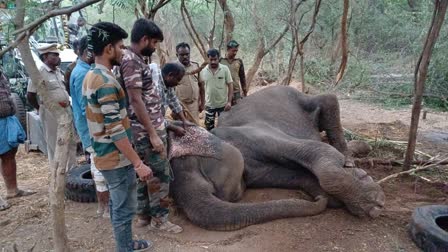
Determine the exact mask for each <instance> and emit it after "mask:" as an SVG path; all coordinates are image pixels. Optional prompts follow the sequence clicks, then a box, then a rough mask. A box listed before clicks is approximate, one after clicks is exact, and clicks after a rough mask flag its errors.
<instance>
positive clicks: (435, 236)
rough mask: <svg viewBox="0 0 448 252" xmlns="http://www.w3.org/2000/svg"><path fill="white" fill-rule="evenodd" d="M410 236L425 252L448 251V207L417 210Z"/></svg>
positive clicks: (427, 207) (439, 206) (431, 206)
mask: <svg viewBox="0 0 448 252" xmlns="http://www.w3.org/2000/svg"><path fill="white" fill-rule="evenodd" d="M410 234H411V238H412V240H414V242H415V243H416V244H417V246H419V247H420V248H421V249H423V251H431V252H432V251H448V205H430V206H423V207H419V208H416V209H415V210H414V213H413V214H412V221H411V224H410Z"/></svg>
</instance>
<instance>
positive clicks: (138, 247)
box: [129, 240, 152, 251]
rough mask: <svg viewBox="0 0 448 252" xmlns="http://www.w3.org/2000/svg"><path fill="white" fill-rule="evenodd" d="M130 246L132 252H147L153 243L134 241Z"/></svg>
mask: <svg viewBox="0 0 448 252" xmlns="http://www.w3.org/2000/svg"><path fill="white" fill-rule="evenodd" d="M129 246H130V247H131V249H132V251H147V250H149V249H151V248H152V242H150V241H148V240H134V241H132V242H131V244H129Z"/></svg>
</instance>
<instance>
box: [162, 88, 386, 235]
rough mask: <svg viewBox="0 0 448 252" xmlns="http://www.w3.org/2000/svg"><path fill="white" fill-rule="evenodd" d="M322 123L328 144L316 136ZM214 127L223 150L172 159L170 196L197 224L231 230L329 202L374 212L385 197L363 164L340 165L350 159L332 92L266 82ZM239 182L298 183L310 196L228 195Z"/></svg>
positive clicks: (238, 189)
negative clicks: (264, 198)
mask: <svg viewBox="0 0 448 252" xmlns="http://www.w3.org/2000/svg"><path fill="white" fill-rule="evenodd" d="M321 131H325V132H326V134H327V136H328V139H329V142H330V144H331V145H329V144H326V143H323V142H321V139H320V133H319V132H321ZM212 133H213V134H215V136H217V137H219V139H218V138H216V139H215V141H216V143H217V144H216V146H218V147H216V148H217V150H218V151H217V153H220V154H222V156H216V157H200V156H198V155H187V156H183V157H180V158H173V159H172V162H171V164H172V167H173V171H174V174H175V180H174V181H173V183H172V187H171V190H172V194H173V197H174V200H175V202H176V203H177V205H178V206H179V207H180V208H183V210H184V212H185V213H186V215H187V217H188V218H189V219H190V220H191V221H192V222H193V223H195V224H196V225H198V226H201V227H204V228H207V229H213V230H234V229H239V228H242V227H245V226H248V225H252V224H257V223H262V222H266V221H269V220H274V219H279V218H287V217H296V216H307V215H315V214H318V213H320V212H322V211H323V210H324V209H325V208H326V207H327V203H328V206H330V207H337V206H341V205H342V204H344V205H345V207H346V208H347V209H348V210H349V211H350V212H351V213H353V214H354V215H357V216H371V217H376V216H378V215H379V213H380V211H381V209H382V207H383V205H384V200H385V198H384V193H383V191H382V189H381V188H380V186H379V185H378V184H376V183H375V182H373V180H372V178H371V177H370V176H368V175H367V174H366V172H365V171H363V170H361V169H356V168H344V164H345V163H347V164H350V165H351V164H352V163H351V162H346V161H349V160H348V159H347V158H346V156H347V155H348V153H349V151H348V150H347V145H346V142H345V140H344V138H343V132H342V126H341V124H340V118H339V105H338V102H337V99H336V97H335V96H333V95H322V96H314V97H312V96H306V95H303V94H301V93H299V92H298V91H297V90H295V89H293V88H290V87H280V86H278V87H272V88H266V89H264V90H262V91H259V92H257V93H255V94H253V95H250V96H249V97H247V98H245V99H243V101H242V102H241V103H239V104H238V105H237V106H235V107H232V109H231V110H230V111H229V112H226V113H223V114H222V115H221V117H220V118H219V126H218V128H216V129H214V130H213V132H212ZM210 137H212V138H214V136H212V135H210ZM172 139H173V138H172ZM220 139H221V140H224V141H225V142H223V141H220ZM172 142H175V140H172ZM193 144H196V143H193ZM235 147H236V148H235ZM243 157H244V159H243ZM243 178H244V179H243ZM245 187H255V188H257V187H258V188H260V187H278V188H289V189H302V190H304V191H305V192H307V193H309V194H310V195H312V196H314V197H315V199H316V201H315V202H309V201H305V200H299V199H288V200H277V201H268V202H263V203H250V204H249V203H231V202H235V201H238V200H239V199H241V196H242V194H243V192H244V189H245ZM341 202H342V204H341Z"/></svg>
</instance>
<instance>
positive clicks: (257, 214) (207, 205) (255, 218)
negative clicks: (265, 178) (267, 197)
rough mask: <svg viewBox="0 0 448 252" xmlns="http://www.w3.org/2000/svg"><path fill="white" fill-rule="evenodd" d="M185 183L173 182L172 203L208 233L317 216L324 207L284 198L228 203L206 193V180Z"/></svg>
mask: <svg viewBox="0 0 448 252" xmlns="http://www.w3.org/2000/svg"><path fill="white" fill-rule="evenodd" d="M183 178H184V177H183ZM187 181H189V182H185V181H177V182H174V183H173V187H172V193H173V196H174V200H175V202H176V204H177V205H178V206H179V207H180V208H182V209H183V210H184V212H185V214H186V215H187V217H188V219H190V220H191V221H192V222H193V223H194V224H195V225H198V226H200V227H202V228H205V229H209V230H220V231H230V230H237V229H241V228H243V227H247V226H249V225H253V224H258V223H263V222H267V221H271V220H275V219H281V218H289V217H300V216H311V215H316V214H319V213H321V212H322V211H324V210H325V208H326V206H327V199H326V198H318V200H317V201H316V202H310V201H306V200H301V199H283V200H273V201H268V202H260V203H231V202H227V201H223V200H221V199H219V198H217V197H216V196H214V195H213V194H212V193H211V192H210V190H209V189H211V188H210V186H211V185H210V184H209V183H207V182H206V181H195V180H194V179H192V180H187Z"/></svg>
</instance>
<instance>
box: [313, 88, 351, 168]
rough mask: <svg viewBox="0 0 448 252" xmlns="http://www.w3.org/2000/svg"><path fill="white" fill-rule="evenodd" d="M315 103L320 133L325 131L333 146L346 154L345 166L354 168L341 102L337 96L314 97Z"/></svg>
mask: <svg viewBox="0 0 448 252" xmlns="http://www.w3.org/2000/svg"><path fill="white" fill-rule="evenodd" d="M312 99H313V103H315V104H317V107H318V108H319V109H318V115H316V116H317V124H318V127H319V130H320V131H325V133H326V134H327V137H328V141H329V143H330V145H331V146H333V147H335V148H336V149H337V150H338V151H339V152H341V153H342V154H344V156H345V158H346V160H345V163H344V166H346V167H354V166H355V163H354V161H353V158H352V157H351V155H350V153H349V151H348V149H347V142H346V141H345V138H344V130H343V128H342V124H341V117H340V111H339V102H338V99H337V97H336V96H335V95H331V94H328V95H319V96H316V97H313V98H312Z"/></svg>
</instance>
